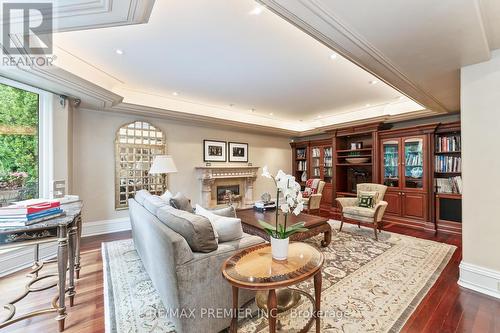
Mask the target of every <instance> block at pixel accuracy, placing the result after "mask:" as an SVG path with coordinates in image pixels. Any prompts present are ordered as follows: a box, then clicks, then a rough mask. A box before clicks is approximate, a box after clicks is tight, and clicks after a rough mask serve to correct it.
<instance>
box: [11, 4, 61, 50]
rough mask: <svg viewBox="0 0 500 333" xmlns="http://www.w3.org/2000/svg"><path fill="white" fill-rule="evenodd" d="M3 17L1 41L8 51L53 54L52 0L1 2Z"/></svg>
mask: <svg viewBox="0 0 500 333" xmlns="http://www.w3.org/2000/svg"><path fill="white" fill-rule="evenodd" d="M2 18H3V23H4V25H3V34H2V38H3V39H2V42H3V47H4V49H5V51H6V52H7V53H8V54H10V55H15V54H25V53H27V54H30V55H38V54H40V55H49V54H51V53H52V28H53V27H52V3H47V2H36V3H35V2H26V3H12V2H9V3H4V4H3V15H2Z"/></svg>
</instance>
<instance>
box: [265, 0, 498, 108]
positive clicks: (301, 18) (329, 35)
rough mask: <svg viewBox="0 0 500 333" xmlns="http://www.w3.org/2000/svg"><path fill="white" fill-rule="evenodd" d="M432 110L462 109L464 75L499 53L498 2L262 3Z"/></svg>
mask: <svg viewBox="0 0 500 333" xmlns="http://www.w3.org/2000/svg"><path fill="white" fill-rule="evenodd" d="M260 1H262V2H264V3H266V4H267V5H268V6H269V8H272V9H273V10H275V11H276V12H277V13H279V14H280V15H283V16H285V17H287V18H288V19H289V20H290V21H293V23H295V24H297V25H300V26H301V27H302V29H304V30H306V31H308V32H309V33H311V34H313V35H315V36H318V38H322V39H323V40H325V41H326V42H327V44H329V45H332V46H333V47H338V48H339V50H341V51H342V54H344V55H346V56H348V57H349V58H350V59H352V60H353V61H355V62H356V63H358V64H360V65H363V66H364V67H365V68H367V69H369V70H370V71H371V72H373V73H376V74H377V75H378V76H379V77H381V78H382V79H384V80H386V81H387V82H390V83H391V84H392V85H395V86H398V87H399V89H401V90H402V91H404V92H405V93H407V95H408V96H411V97H413V98H415V99H416V100H418V101H419V102H421V103H422V104H423V105H425V106H427V107H428V108H431V109H434V110H439V111H457V110H459V109H460V68H461V67H463V66H466V65H470V64H474V63H478V62H482V61H486V60H488V59H489V58H490V52H491V50H493V49H496V48H499V47H500V1H499V0H439V1H435V0H404V1H394V0H378V1H352V0H315V1H311V0H260Z"/></svg>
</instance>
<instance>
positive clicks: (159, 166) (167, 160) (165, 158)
mask: <svg viewBox="0 0 500 333" xmlns="http://www.w3.org/2000/svg"><path fill="white" fill-rule="evenodd" d="M172 172H177V168H176V166H175V163H174V159H173V158H172V156H171V155H156V156H155V158H154V160H153V164H152V165H151V169H149V173H151V174H155V173H172Z"/></svg>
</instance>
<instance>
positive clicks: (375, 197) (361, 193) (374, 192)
mask: <svg viewBox="0 0 500 333" xmlns="http://www.w3.org/2000/svg"><path fill="white" fill-rule="evenodd" d="M362 195H369V196H371V197H372V198H373V205H374V206H375V205H376V204H377V199H378V192H377V191H358V199H361V196H362Z"/></svg>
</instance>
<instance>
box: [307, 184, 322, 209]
mask: <svg viewBox="0 0 500 333" xmlns="http://www.w3.org/2000/svg"><path fill="white" fill-rule="evenodd" d="M325 184H326V183H325V182H324V181H320V182H319V184H318V190H317V191H316V193H315V194H311V195H310V196H309V197H307V198H304V208H305V209H306V211H307V213H308V214H310V213H312V212H313V211H315V212H317V213H318V214H319V207H320V204H321V197H322V193H323V188H324V187H325Z"/></svg>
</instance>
